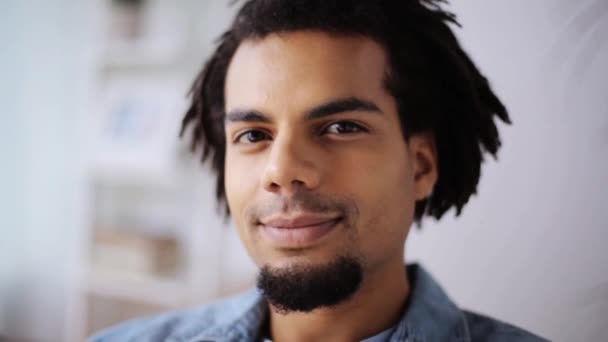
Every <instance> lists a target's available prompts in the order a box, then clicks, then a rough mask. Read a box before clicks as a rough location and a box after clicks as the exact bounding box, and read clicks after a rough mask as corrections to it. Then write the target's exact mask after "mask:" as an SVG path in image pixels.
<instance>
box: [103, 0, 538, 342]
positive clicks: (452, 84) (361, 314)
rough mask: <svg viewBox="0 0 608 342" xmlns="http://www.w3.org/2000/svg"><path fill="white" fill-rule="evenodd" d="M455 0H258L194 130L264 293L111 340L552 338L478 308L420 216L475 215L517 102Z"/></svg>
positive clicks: (217, 68)
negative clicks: (464, 41)
mask: <svg viewBox="0 0 608 342" xmlns="http://www.w3.org/2000/svg"><path fill="white" fill-rule="evenodd" d="M439 2H440V1H438V0H435V1H434V0H298V1H296V0H251V1H247V2H246V3H244V5H243V7H242V8H241V9H240V11H239V12H238V14H237V17H236V19H235V20H234V22H233V24H232V26H231V28H230V29H229V30H228V31H227V32H226V33H225V34H224V35H223V36H222V37H221V39H220V41H219V44H218V47H217V49H216V51H215V53H214V54H213V56H212V57H211V59H210V60H209V61H208V62H207V64H206V66H205V68H204V70H203V71H202V73H201V74H200V75H199V76H198V78H197V80H196V81H195V84H194V86H193V90H192V105H191V107H190V109H189V110H188V112H187V113H186V116H185V118H184V120H183V126H182V133H184V132H185V131H186V130H190V129H191V132H192V137H193V138H192V147H193V149H194V150H196V149H197V148H199V147H200V148H202V151H203V160H205V159H206V158H211V162H212V165H213V168H214V170H215V171H216V172H217V198H218V200H219V201H220V203H224V204H226V213H227V214H229V215H230V216H231V217H232V218H233V219H234V222H235V224H236V227H237V228H238V232H239V235H240V238H241V239H242V241H243V244H244V245H245V247H246V249H247V251H248V253H249V255H250V256H251V257H252V258H253V260H254V261H255V262H256V264H257V265H258V266H259V267H260V273H259V277H258V283H257V285H258V286H257V287H258V289H257V290H254V291H252V292H249V293H246V294H244V295H240V296H237V297H234V298H231V299H228V300H225V301H221V302H218V303H216V304H213V305H210V306H204V307H202V308H196V309H192V310H189V311H185V312H177V313H170V314H166V315H162V316H159V317H155V318H151V319H147V320H140V321H134V322H130V323H126V324H123V325H122V326H119V327H116V328H113V329H110V330H108V331H106V332H103V333H101V334H99V335H98V336H97V337H96V338H93V340H95V341H127V340H128V341H131V340H133V341H266V340H271V341H363V340H364V341H374V342H379V341H540V340H542V339H541V338H539V337H536V336H534V335H532V334H530V333H527V332H525V331H523V330H521V329H519V328H516V327H514V326H511V325H508V324H506V323H501V322H498V321H495V320H493V319H491V318H488V317H484V316H481V315H478V314H474V313H470V312H467V311H463V310H460V309H459V308H457V307H456V305H455V304H454V303H453V302H452V301H451V300H450V299H449V298H448V297H447V295H446V294H445V293H444V292H443V291H442V290H441V288H440V287H439V285H438V284H436V283H435V282H434V280H433V279H432V278H431V277H430V275H429V274H427V273H426V272H425V271H424V270H423V269H422V267H420V266H418V265H410V266H407V267H404V261H403V256H404V246H405V240H406V237H407V235H408V232H409V229H410V226H411V225H412V224H413V223H414V221H416V222H417V224H418V225H421V224H422V219H423V217H424V216H425V215H429V216H432V217H435V218H437V219H439V218H441V216H442V215H443V214H444V213H445V212H446V211H447V210H449V209H450V208H452V207H454V208H455V209H456V212H457V214H459V213H460V212H461V210H462V209H463V207H464V205H465V204H466V203H467V201H468V199H469V197H470V196H471V195H472V194H474V193H475V191H476V187H477V184H478V181H479V176H480V166H481V162H482V157H483V152H488V153H489V154H491V155H493V156H495V155H496V152H497V151H498V149H499V147H500V139H499V136H498V131H497V128H496V125H495V122H494V118H495V117H497V118H498V119H500V120H502V121H504V122H506V123H509V117H508V115H507V112H506V110H505V107H504V106H503V105H502V104H501V102H500V101H499V99H498V98H497V97H496V95H495V94H494V93H493V92H492V90H491V89H490V87H489V84H488V82H487V80H486V79H485V78H484V77H483V76H482V75H481V74H480V72H479V71H478V70H477V68H476V66H475V65H474V64H473V63H472V61H471V60H470V59H469V57H468V56H467V54H466V53H465V52H464V51H463V50H462V49H461V47H460V46H459V44H458V42H457V40H456V38H455V37H454V35H453V33H452V31H451V30H450V28H449V27H448V25H449V24H456V20H455V17H454V16H453V15H452V14H450V13H448V12H446V11H444V10H443V9H442V8H441V7H440V6H439Z"/></svg>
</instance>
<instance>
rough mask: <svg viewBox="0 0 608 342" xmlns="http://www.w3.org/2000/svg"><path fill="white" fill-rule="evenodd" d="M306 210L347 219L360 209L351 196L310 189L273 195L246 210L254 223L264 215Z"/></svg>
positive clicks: (247, 215)
mask: <svg viewBox="0 0 608 342" xmlns="http://www.w3.org/2000/svg"><path fill="white" fill-rule="evenodd" d="M298 211H306V212H312V213H319V214H323V213H334V214H335V213H337V214H339V215H340V216H341V217H343V218H345V219H348V218H350V219H353V218H354V217H355V216H357V214H358V212H359V209H358V207H357V205H356V203H355V201H353V200H352V199H350V198H346V197H339V198H338V197H329V196H321V195H319V194H317V193H313V192H309V191H298V192H296V193H295V194H294V195H293V196H291V197H289V198H286V197H285V196H276V197H273V198H271V199H269V200H267V201H265V202H264V203H260V202H258V203H256V204H254V205H252V206H251V207H249V208H248V209H247V210H246V217H247V218H248V219H249V221H250V222H251V223H253V224H257V223H259V221H260V219H261V218H263V217H268V216H273V215H277V214H287V213H290V212H298Z"/></svg>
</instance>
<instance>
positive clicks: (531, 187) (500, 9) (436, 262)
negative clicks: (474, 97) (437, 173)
mask: <svg viewBox="0 0 608 342" xmlns="http://www.w3.org/2000/svg"><path fill="white" fill-rule="evenodd" d="M453 9H454V11H456V12H457V13H458V14H459V17H460V20H461V22H462V23H463V24H464V29H463V30H462V31H461V32H460V34H459V36H460V37H461V39H462V42H463V44H464V45H465V46H466V48H467V50H468V51H469V52H470V53H471V54H472V55H473V57H474V59H475V60H476V61H477V62H478V63H479V64H480V66H481V67H482V69H483V71H484V72H485V73H486V74H487V75H488V76H489V78H490V80H491V82H492V84H493V85H494V87H495V90H496V91H497V92H498V94H499V96H501V98H502V99H503V100H504V102H505V103H506V104H507V106H508V108H509V110H510V113H511V116H512V118H513V122H514V125H513V126H512V127H509V126H506V127H505V126H503V127H501V133H502V135H503V142H504V148H503V150H502V151H501V152H500V156H499V162H497V163H496V162H490V163H488V164H487V165H486V166H485V168H484V169H483V177H482V182H481V186H480V191H479V194H478V196H477V197H476V198H474V199H473V200H472V201H471V203H470V204H469V206H468V207H467V208H466V210H465V212H464V214H463V216H462V217H461V218H459V219H457V220H454V219H452V218H451V217H446V219H445V220H442V221H441V223H434V222H430V221H429V224H427V225H426V226H425V227H424V229H423V230H422V231H420V232H417V233H416V234H413V236H411V239H410V240H409V241H408V245H407V246H408V254H409V257H410V259H420V260H421V261H422V262H423V263H424V264H425V265H426V266H427V267H428V268H430V269H431V270H432V271H433V273H434V274H435V275H436V276H437V277H438V278H439V279H441V280H442V281H443V284H444V285H445V287H446V288H447V289H448V290H449V292H450V293H451V294H452V295H453V297H454V298H455V299H457V301H458V302H459V303H460V304H462V305H463V306H466V307H469V308H472V309H474V310H478V311H481V312H485V313H489V314H492V315H494V316H496V317H498V318H502V319H505V320H507V321H511V322H514V323H517V324H519V325H522V326H524V327H526V328H529V329H532V330H533V331H536V332H538V333H540V334H542V335H544V336H547V337H550V338H551V339H554V340H556V341H575V340H576V341H600V340H602V338H601V337H602V336H603V338H606V336H608V330H607V329H606V327H605V324H606V323H608V318H606V317H607V316H606V315H607V314H608V269H607V268H606V264H607V262H608V249H606V248H605V245H606V242H607V241H608V229H607V228H608V202H607V201H606V196H605V191H606V189H607V186H608V98H607V97H606V89H608V87H607V86H608V84H607V83H608V65H607V63H606V61H608V43H607V42H608V3H606V2H605V1H577V2H573V1H566V0H563V1H523V0H517V1H459V2H455V5H454V7H453ZM450 216H452V215H450ZM600 333H603V334H600Z"/></svg>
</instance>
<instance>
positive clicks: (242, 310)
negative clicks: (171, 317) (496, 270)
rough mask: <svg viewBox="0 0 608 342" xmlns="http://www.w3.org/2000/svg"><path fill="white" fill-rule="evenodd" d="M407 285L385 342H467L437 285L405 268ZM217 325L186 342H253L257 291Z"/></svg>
mask: <svg viewBox="0 0 608 342" xmlns="http://www.w3.org/2000/svg"><path fill="white" fill-rule="evenodd" d="M406 270H407V273H408V278H409V281H410V285H411V292H410V296H409V299H408V304H407V308H406V309H405V311H404V314H403V316H402V317H401V319H400V321H399V322H398V323H397V326H396V328H395V330H394V331H393V334H392V336H391V337H390V339H389V341H391V342H393V341H394V342H397V341H405V342H427V341H443V340H458V341H463V342H470V341H471V337H470V334H469V331H468V325H467V323H466V320H465V317H464V314H463V313H462V311H461V310H460V309H459V308H458V307H457V306H456V305H455V304H454V303H453V302H452V301H451V300H450V298H449V297H448V295H447V294H446V293H445V292H444V291H443V290H442V289H441V287H440V286H439V284H437V282H436V281H435V280H434V279H433V278H432V277H431V275H430V274H429V273H427V272H426V271H425V270H424V268H423V267H422V266H420V265H418V264H411V265H408V266H407V267H406ZM225 305H226V307H225V308H223V310H222V311H223V313H229V314H227V315H224V316H223V317H224V318H223V319H222V321H221V322H217V323H218V325H217V326H216V327H215V328H214V329H211V330H206V331H205V332H204V333H201V334H198V335H196V336H193V337H192V338H189V339H187V341H192V342H194V341H245V340H246V341H255V340H256V339H257V338H258V334H259V332H260V329H261V327H262V324H263V323H264V321H265V320H266V318H267V317H268V313H269V311H268V305H267V304H266V301H265V300H264V299H263V297H262V295H261V293H260V292H259V291H258V290H252V291H250V292H248V293H246V294H245V295H244V296H241V297H238V300H232V301H228V302H226V303H225Z"/></svg>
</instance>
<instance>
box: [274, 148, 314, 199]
mask: <svg viewBox="0 0 608 342" xmlns="http://www.w3.org/2000/svg"><path fill="white" fill-rule="evenodd" d="M313 158H315V153H314V151H313V148H312V147H310V146H307V144H306V142H301V141H300V142H298V141H295V139H293V137H287V136H283V137H277V138H276V139H275V140H274V141H273V142H272V147H271V151H270V156H269V158H268V160H267V165H266V167H265V169H264V172H263V175H262V184H263V186H264V189H265V190H266V191H268V192H274V193H280V194H281V195H284V196H288V197H289V196H290V195H292V194H293V193H294V192H296V191H298V190H314V189H316V188H317V187H318V186H319V185H320V183H321V172H320V170H319V167H318V161H317V162H315V160H314V159H313Z"/></svg>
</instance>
